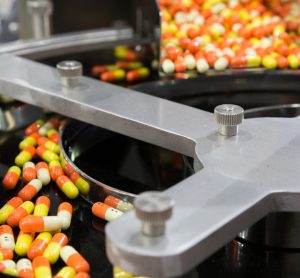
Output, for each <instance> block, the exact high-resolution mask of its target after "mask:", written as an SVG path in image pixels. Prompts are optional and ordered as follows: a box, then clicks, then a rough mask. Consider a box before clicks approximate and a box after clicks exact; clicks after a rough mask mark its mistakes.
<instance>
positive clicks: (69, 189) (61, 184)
mask: <svg viewBox="0 0 300 278" xmlns="http://www.w3.org/2000/svg"><path fill="white" fill-rule="evenodd" d="M56 184H57V186H58V188H59V189H60V190H61V191H62V192H63V193H64V194H65V195H66V196H67V197H68V198H69V199H75V198H76V197H77V196H78V194H79V191H78V189H77V187H76V186H75V185H74V183H73V182H72V181H71V180H70V179H69V178H68V177H67V176H60V177H58V178H57V180H56Z"/></svg>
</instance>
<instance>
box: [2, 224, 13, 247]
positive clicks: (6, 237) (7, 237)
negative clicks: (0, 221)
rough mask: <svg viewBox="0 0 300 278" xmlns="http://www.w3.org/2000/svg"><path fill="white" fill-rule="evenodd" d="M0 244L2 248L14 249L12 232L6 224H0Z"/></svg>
mask: <svg viewBox="0 0 300 278" xmlns="http://www.w3.org/2000/svg"><path fill="white" fill-rule="evenodd" d="M0 246H1V248H2V249H9V250H11V251H14V249H15V238H14V233H13V231H12V228H11V227H10V226H8V225H1V226H0Z"/></svg>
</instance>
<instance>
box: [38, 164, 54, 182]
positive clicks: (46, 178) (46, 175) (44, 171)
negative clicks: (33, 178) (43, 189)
mask: <svg viewBox="0 0 300 278" xmlns="http://www.w3.org/2000/svg"><path fill="white" fill-rule="evenodd" d="M35 169H36V174H37V177H38V179H39V180H40V181H41V182H42V184H43V185H47V184H49V183H50V181H51V178H50V172H49V168H48V165H47V163H45V162H39V163H38V164H37V165H36V167H35Z"/></svg>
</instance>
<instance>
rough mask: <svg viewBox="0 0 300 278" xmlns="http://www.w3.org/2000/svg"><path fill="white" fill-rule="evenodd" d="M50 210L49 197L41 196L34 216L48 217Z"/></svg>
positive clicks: (36, 202)
mask: <svg viewBox="0 0 300 278" xmlns="http://www.w3.org/2000/svg"><path fill="white" fill-rule="evenodd" d="M49 209H50V199H49V198H48V197H47V196H40V197H38V198H37V199H36V201H35V205H34V211H33V215H34V216H47V215H48V212H49Z"/></svg>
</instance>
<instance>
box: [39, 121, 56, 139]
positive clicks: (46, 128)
mask: <svg viewBox="0 0 300 278" xmlns="http://www.w3.org/2000/svg"><path fill="white" fill-rule="evenodd" d="M59 125H60V121H59V120H58V119H56V118H52V119H50V120H49V121H48V122H46V123H45V124H44V125H43V126H41V127H40V128H39V130H38V132H39V134H40V135H42V136H45V135H46V134H47V132H48V131H49V130H50V129H53V128H54V129H57V128H58V127H59Z"/></svg>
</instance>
